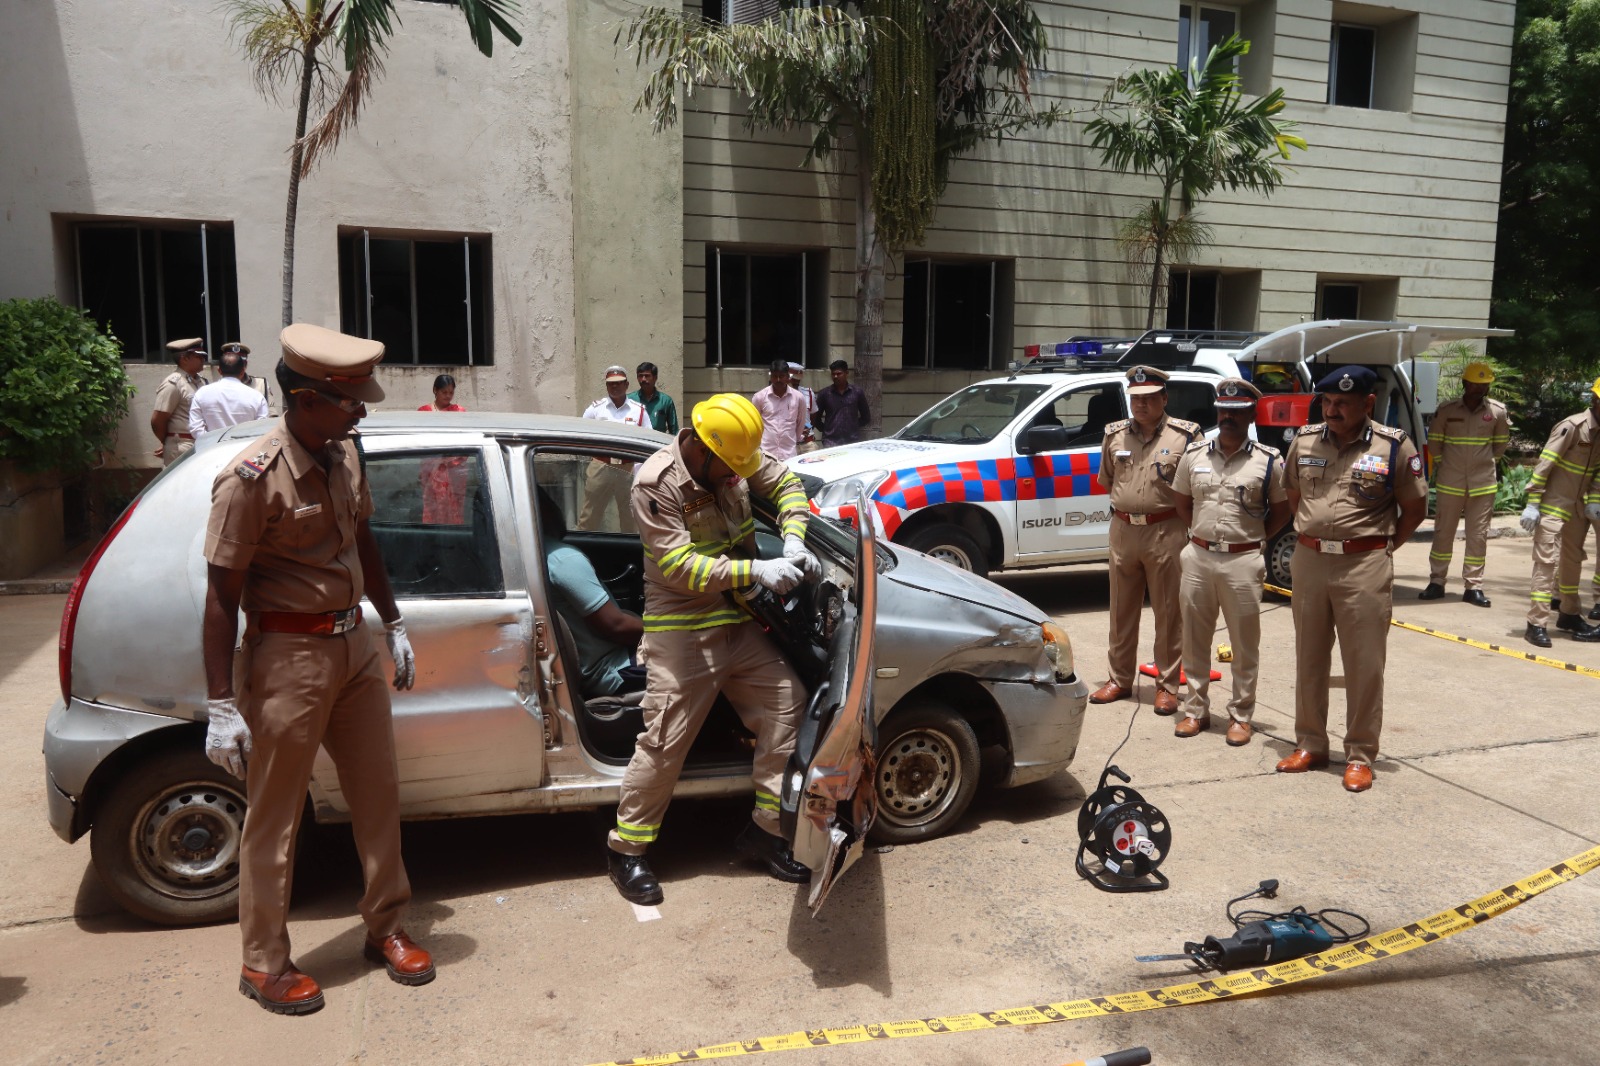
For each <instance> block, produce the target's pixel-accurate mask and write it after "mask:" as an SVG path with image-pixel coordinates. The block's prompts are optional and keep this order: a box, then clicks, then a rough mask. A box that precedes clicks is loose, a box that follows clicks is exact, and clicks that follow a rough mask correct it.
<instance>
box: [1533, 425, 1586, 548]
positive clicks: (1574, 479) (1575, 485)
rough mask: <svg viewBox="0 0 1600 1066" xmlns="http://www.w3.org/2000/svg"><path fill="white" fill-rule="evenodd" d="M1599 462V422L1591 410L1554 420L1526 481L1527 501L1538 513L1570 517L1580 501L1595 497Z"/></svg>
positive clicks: (1575, 512)
mask: <svg viewBox="0 0 1600 1066" xmlns="http://www.w3.org/2000/svg"><path fill="white" fill-rule="evenodd" d="M1597 466H1600V422H1596V421H1595V417H1594V414H1593V413H1592V412H1589V411H1579V412H1578V413H1577V414H1575V415H1572V416H1571V417H1569V418H1564V419H1562V420H1561V421H1560V422H1557V423H1556V428H1555V429H1553V430H1551V431H1550V439H1549V440H1547V441H1545V443H1544V450H1543V451H1541V452H1540V453H1539V461H1538V462H1537V463H1535V464H1534V467H1533V480H1532V481H1530V482H1529V483H1528V502H1529V503H1534V504H1538V505H1539V513H1540V514H1547V515H1552V516H1554V517H1556V518H1560V519H1562V520H1563V521H1570V520H1571V519H1572V517H1573V516H1574V515H1576V514H1577V513H1578V510H1579V505H1580V504H1582V503H1585V502H1590V503H1592V502H1594V501H1595V500H1596V498H1597V494H1596V492H1595V485H1594V477H1595V471H1596V467H1597Z"/></svg>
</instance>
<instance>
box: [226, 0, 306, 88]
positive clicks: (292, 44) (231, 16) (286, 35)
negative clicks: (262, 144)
mask: <svg viewBox="0 0 1600 1066" xmlns="http://www.w3.org/2000/svg"><path fill="white" fill-rule="evenodd" d="M219 7H220V8H221V10H222V12H223V16H224V17H225V18H226V19H227V23H228V37H229V40H230V41H232V42H233V43H235V44H236V45H237V46H238V47H239V49H240V50H241V51H242V52H243V53H244V57H245V59H247V60H249V62H250V75H251V80H252V81H253V82H254V83H255V87H256V91H257V92H258V93H260V94H261V95H262V96H263V97H264V98H266V99H268V100H272V101H274V102H278V103H282V102H283V101H284V98H285V97H284V94H285V93H286V92H289V91H290V90H293V89H296V88H297V86H298V83H299V80H300V62H301V60H302V58H303V57H304V55H305V48H306V44H307V42H308V41H311V42H312V43H316V41H317V40H318V38H317V34H316V30H315V27H314V23H313V22H311V21H309V20H308V19H307V18H306V17H305V15H304V13H303V12H302V11H301V10H300V9H298V8H296V7H295V6H294V5H293V4H290V3H285V2H283V0H225V2H224V3H222V4H220V5H219Z"/></svg>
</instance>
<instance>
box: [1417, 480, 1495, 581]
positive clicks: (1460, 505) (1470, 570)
mask: <svg viewBox="0 0 1600 1066" xmlns="http://www.w3.org/2000/svg"><path fill="white" fill-rule="evenodd" d="M1434 511H1435V513H1434V516H1433V550H1432V551H1430V552H1428V580H1429V582H1431V583H1433V584H1435V585H1443V584H1444V583H1445V578H1446V577H1448V576H1449V573H1450V557H1451V556H1452V555H1454V554H1455V547H1456V527H1457V526H1458V525H1460V524H1461V519H1462V517H1463V516H1465V517H1466V520H1467V551H1466V554H1465V555H1464V556H1463V557H1462V559H1461V581H1462V584H1463V585H1465V586H1466V588H1467V589H1469V590H1470V589H1478V588H1482V587H1483V564H1484V561H1485V559H1486V558H1487V557H1488V554H1489V518H1490V516H1492V515H1493V514H1494V493H1492V492H1491V493H1488V494H1486V495H1483V496H1451V495H1448V494H1446V493H1443V492H1441V493H1439V495H1438V497H1437V502H1436V503H1435V504H1434Z"/></svg>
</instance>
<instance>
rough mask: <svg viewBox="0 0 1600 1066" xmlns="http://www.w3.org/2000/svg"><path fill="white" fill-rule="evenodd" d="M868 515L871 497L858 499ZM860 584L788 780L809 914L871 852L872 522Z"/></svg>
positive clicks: (785, 801)
mask: <svg viewBox="0 0 1600 1066" xmlns="http://www.w3.org/2000/svg"><path fill="white" fill-rule="evenodd" d="M859 506H860V507H861V512H860V513H863V514H864V513H867V511H866V507H867V501H866V497H865V496H862V497H861V498H860V500H859ZM856 526H857V528H856V536H857V541H856V544H857V547H856V573H855V577H856V581H855V588H854V590H853V591H852V594H851V596H850V600H849V602H848V603H846V604H845V605H844V612H843V615H842V617H841V618H840V619H839V621H838V623H837V624H836V626H835V628H834V631H833V636H832V639H831V642H830V646H829V649H828V660H829V665H830V670H829V674H828V678H827V680H825V681H824V682H823V683H822V684H820V685H818V686H817V688H816V690H815V691H814V692H813V693H812V696H811V702H810V704H809V705H808V706H807V708H806V712H805V717H804V718H803V719H802V720H801V722H800V728H799V730H798V735H797V737H796V742H795V753H794V756H793V757H792V758H791V759H790V762H789V770H788V773H786V774H785V775H784V784H783V796H782V800H781V802H782V812H781V818H782V822H783V829H784V834H785V835H786V836H787V837H788V838H789V841H790V843H791V845H792V847H793V849H794V857H795V859H796V860H798V861H799V862H802V863H804V864H805V865H806V866H808V867H810V869H811V892H810V895H809V897H808V899H807V903H808V904H809V905H810V907H811V910H812V913H816V912H817V911H818V910H820V909H821V907H822V904H823V902H824V901H825V900H826V899H827V898H828V892H829V891H830V890H831V889H832V888H833V886H834V884H835V883H837V881H838V880H839V878H840V877H841V876H842V875H843V874H844V872H845V871H846V870H848V869H849V868H850V867H851V866H852V865H854V863H855V861H856V860H857V859H859V858H860V857H861V853H862V850H863V849H864V847H865V846H866V839H867V832H868V830H870V829H871V828H872V823H873V821H874V820H875V819H876V818H877V814H878V806H877V790H876V789H874V788H873V782H872V774H873V771H874V769H875V767H876V764H877V744H878V723H877V720H876V718H875V716H874V715H873V710H872V708H873V702H872V679H873V632H874V630H875V629H876V625H877V611H878V606H877V601H878V543H877V540H876V537H875V534H874V532H873V528H872V527H873V523H871V522H859V523H857V524H856Z"/></svg>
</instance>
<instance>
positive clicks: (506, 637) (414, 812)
mask: <svg viewBox="0 0 1600 1066" xmlns="http://www.w3.org/2000/svg"><path fill="white" fill-rule="evenodd" d="M363 447H364V450H365V452H366V470H367V483H368V486H369V487H370V489H371V492H372V503H373V515H372V519H371V524H372V530H373V533H374V535H375V536H376V537H377V540H378V545H379V547H380V548H381V549H382V551H383V559H384V565H385V568H386V569H387V570H388V572H389V581H390V583H391V584H392V585H393V586H394V595H395V599H396V600H397V601H398V602H399V605H400V613H401V615H402V616H403V617H404V618H405V621H406V631H407V633H408V634H409V636H410V638H411V643H412V647H413V648H414V650H415V651H416V656H417V677H416V684H415V686H414V687H413V688H412V689H410V690H409V691H406V692H396V691H394V690H393V689H392V687H391V690H390V695H391V698H392V700H393V705H394V739H395V754H396V756H397V757H398V760H399V765H400V804H401V814H402V816H403V817H407V818H413V817H426V816H429V815H440V814H463V813H470V812H473V811H479V810H482V811H493V810H496V809H497V806H496V804H497V803H503V799H497V798H496V797H503V796H504V794H505V793H508V792H514V791H517V790H520V789H529V788H536V787H538V785H539V784H540V782H541V780H542V775H543V772H544V765H543V760H544V722H543V718H542V714H541V711H540V709H539V704H538V699H537V693H536V692H535V691H534V687H535V686H533V685H532V684H531V683H530V680H531V677H532V671H533V669H534V664H533V660H532V650H531V649H532V646H533V634H532V619H533V612H532V610H531V609H530V602H529V599H528V594H527V591H526V590H527V582H526V581H525V580H523V576H522V561H521V556H520V553H519V552H518V551H517V549H516V537H515V528H514V526H515V511H514V509H513V508H512V507H511V506H510V499H511V496H510V492H511V490H510V485H509V481H508V477H507V474H506V469H505V462H504V460H503V459H502V457H501V451H500V447H499V445H498V443H497V442H495V441H494V440H492V439H489V438H485V437H479V436H474V435H465V434H437V435H421V434H414V435H405V436H400V435H392V436H391V435H387V434H382V433H373V434H370V435H368V436H366V437H364V438H363ZM367 610H368V612H369V614H368V619H369V622H370V623H371V624H373V626H374V631H373V639H374V640H375V641H376V642H377V643H378V644H379V646H380V648H381V647H382V630H381V627H380V626H379V625H378V624H377V623H376V618H377V615H376V613H375V612H372V609H371V607H370V606H369V607H368V608H367ZM379 654H380V657H381V658H382V660H383V668H384V670H385V672H386V673H385V676H386V677H390V676H392V674H391V673H389V672H390V671H391V670H392V667H391V666H390V663H389V659H388V656H387V654H385V653H383V652H382V651H381V650H380V652H379ZM312 798H313V801H314V802H316V803H317V805H318V806H319V807H320V808H324V809H326V808H331V809H332V810H333V811H335V812H338V814H340V815H342V814H343V813H344V812H345V811H346V810H347V806H346V804H345V801H344V797H343V795H342V792H341V790H340V788H339V784H338V777H337V776H336V775H335V774H334V772H333V765H332V762H331V761H330V760H328V757H327V754H326V753H325V752H319V753H318V758H317V766H316V769H315V771H314V772H313V782H312Z"/></svg>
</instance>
